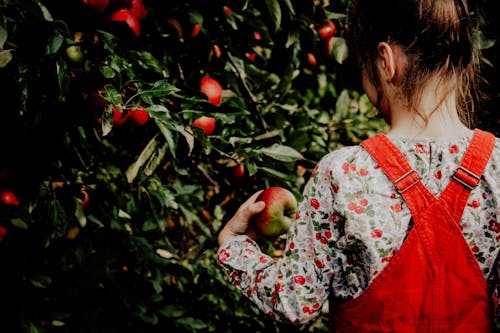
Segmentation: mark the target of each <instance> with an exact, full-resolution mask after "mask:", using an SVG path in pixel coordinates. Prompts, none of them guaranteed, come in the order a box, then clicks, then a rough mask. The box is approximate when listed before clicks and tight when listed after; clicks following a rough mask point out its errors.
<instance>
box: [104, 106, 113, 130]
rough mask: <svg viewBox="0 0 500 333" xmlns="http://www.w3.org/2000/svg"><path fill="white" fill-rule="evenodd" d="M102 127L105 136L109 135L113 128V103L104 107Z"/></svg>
mask: <svg viewBox="0 0 500 333" xmlns="http://www.w3.org/2000/svg"><path fill="white" fill-rule="evenodd" d="M101 127H102V135H103V136H106V135H108V134H109V133H110V132H111V130H112V129H113V106H112V105H111V104H108V105H106V106H105V107H104V111H103V113H102V124H101Z"/></svg>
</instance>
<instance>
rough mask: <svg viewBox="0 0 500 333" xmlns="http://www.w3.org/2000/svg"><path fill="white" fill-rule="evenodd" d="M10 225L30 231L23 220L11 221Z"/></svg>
mask: <svg viewBox="0 0 500 333" xmlns="http://www.w3.org/2000/svg"><path fill="white" fill-rule="evenodd" d="M10 223H12V224H13V225H14V226H16V227H17V228H19V229H23V230H27V229H28V224H26V222H24V221H23V220H22V219H19V218H16V219H12V220H10Z"/></svg>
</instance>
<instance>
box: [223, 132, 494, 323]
mask: <svg viewBox="0 0 500 333" xmlns="http://www.w3.org/2000/svg"><path fill="white" fill-rule="evenodd" d="M471 137H472V132H470V134H469V135H467V136H465V137H461V138H456V139H454V140H442V141H440V140H431V139H415V140H412V139H405V138H399V137H394V136H389V138H390V139H391V141H392V142H393V143H394V144H395V145H396V146H397V147H398V148H399V149H400V150H401V151H402V152H403V154H404V155H405V156H406V158H407V159H408V161H409V163H410V165H411V166H412V167H413V169H414V170H415V171H416V172H417V173H418V174H419V175H420V177H421V179H422V181H423V183H424V185H425V186H426V187H427V188H428V189H429V190H430V191H431V192H432V193H434V194H435V195H439V194H440V193H441V191H442V190H443V189H444V188H445V187H446V185H447V183H448V182H449V180H450V178H451V176H452V174H453V172H454V171H455V169H456V167H457V166H458V164H459V162H460V160H461V157H462V155H463V153H464V152H465V150H466V148H467V146H468V143H469V141H470V138H471ZM499 176H500V140H499V139H497V141H496V145H495V149H494V152H493V155H492V157H491V158H490V162H489V164H488V166H487V169H486V170H485V172H484V175H483V178H482V180H481V182H480V183H479V185H478V186H477V187H476V188H475V189H474V190H473V191H472V193H471V195H470V197H469V200H468V204H467V206H466V208H465V211H464V214H463V216H462V220H461V228H462V230H463V235H464V237H465V239H466V240H467V242H468V244H469V246H470V248H471V250H472V252H473V253H474V255H475V257H476V259H477V261H478V263H479V266H480V267H481V269H482V272H483V274H484V277H485V279H486V280H487V281H488V283H489V286H490V292H492V293H493V292H494V291H495V290H496V289H498V288H499V282H498V281H499V278H498V276H499V273H500V267H499V265H500V263H499V259H498V257H499V249H500V245H499V244H500V242H499V240H500V222H499V221H498V217H499V216H500V212H499V210H500V208H499V207H500V206H499V204H498V202H499V200H500V182H499V178H500V177H499ZM410 218H411V216H410V212H409V209H408V207H407V206H406V204H405V202H404V201H403V199H402V197H401V195H400V194H399V193H398V192H397V191H396V190H395V188H394V186H393V185H392V183H391V182H390V181H389V180H388V178H387V177H386V176H385V175H384V174H383V172H382V170H381V169H380V167H379V166H378V165H377V164H376V163H375V162H374V161H373V159H372V158H371V157H370V156H369V155H368V153H367V152H366V151H365V150H364V149H363V148H361V147H360V146H351V147H345V148H341V149H339V150H336V151H334V152H331V153H329V154H327V155H326V156H325V157H324V158H323V159H322V160H321V161H320V162H319V163H318V164H317V165H316V167H315V169H314V171H313V172H312V175H311V177H310V179H309V181H308V182H307V184H306V186H305V188H304V192H303V199H302V200H301V202H300V203H299V210H298V213H297V219H296V221H295V222H294V224H293V225H292V227H291V228H290V230H289V232H288V234H287V242H286V248H285V254H284V256H283V258H280V259H278V260H273V259H272V258H271V257H269V256H267V255H265V254H264V253H262V251H261V250H260V248H259V246H258V244H257V243H255V242H254V241H253V240H251V239H250V238H248V237H247V236H245V235H241V236H237V237H234V238H232V239H229V240H227V241H226V242H225V243H224V244H222V245H221V246H220V248H219V251H218V263H219V264H220V265H221V267H222V269H223V270H224V271H225V272H226V273H227V275H228V276H229V278H230V281H231V282H232V284H233V285H235V286H237V287H238V288H239V289H241V290H242V291H243V292H244V293H245V294H246V295H247V296H248V298H250V299H251V300H252V301H253V302H254V303H255V304H256V305H257V306H258V307H259V308H260V309H261V310H262V311H264V312H265V313H268V314H269V315H270V316H272V317H273V318H275V319H277V320H279V321H290V322H292V323H297V324H298V323H305V322H308V321H310V320H312V319H313V318H315V317H316V316H317V315H319V313H320V311H321V308H322V305H323V304H324V303H325V301H326V300H327V298H328V297H329V295H330V294H331V296H333V299H334V300H335V302H338V303H342V302H345V301H347V300H349V299H352V298H355V297H357V296H359V295H360V294H361V293H362V292H363V290H364V289H365V288H366V287H367V286H368V285H369V284H370V283H371V281H372V280H373V279H374V278H375V277H376V276H377V275H378V274H379V273H380V272H381V271H382V270H383V269H384V267H385V266H386V265H387V263H388V262H389V261H390V260H391V257H392V256H394V255H395V254H396V253H397V252H398V249H399V248H400V247H401V244H402V243H403V240H404V239H405V237H406V236H407V234H408V232H409V230H410V229H411V225H410V223H411V222H410Z"/></svg>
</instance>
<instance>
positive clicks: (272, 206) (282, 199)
mask: <svg viewBox="0 0 500 333" xmlns="http://www.w3.org/2000/svg"><path fill="white" fill-rule="evenodd" d="M255 201H256V202H258V201H264V202H265V203H266V207H265V208H264V210H263V211H262V212H260V213H259V214H257V215H255V216H254V217H253V218H252V220H251V222H250V234H251V235H252V234H253V235H252V236H254V237H255V238H261V237H264V238H274V237H278V236H280V235H282V234H284V233H286V232H287V231H288V229H289V228H290V225H291V224H292V222H293V221H295V218H296V215H295V214H296V211H297V199H296V198H295V196H294V195H293V193H292V192H290V191H289V190H287V189H286V188H283V187H279V186H275V187H268V188H266V189H264V191H262V193H260V194H259V196H258V197H257V199H256V200H255Z"/></svg>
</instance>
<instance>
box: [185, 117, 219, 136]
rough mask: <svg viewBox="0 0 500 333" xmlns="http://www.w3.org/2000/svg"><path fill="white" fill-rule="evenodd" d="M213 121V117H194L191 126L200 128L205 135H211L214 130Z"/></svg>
mask: <svg viewBox="0 0 500 333" xmlns="http://www.w3.org/2000/svg"><path fill="white" fill-rule="evenodd" d="M215 123H216V121H215V118H213V117H207V116H201V117H199V118H196V119H195V120H194V121H193V123H192V124H191V126H194V127H199V128H201V129H202V130H203V132H205V134H206V135H212V134H213V133H214V131H215Z"/></svg>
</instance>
